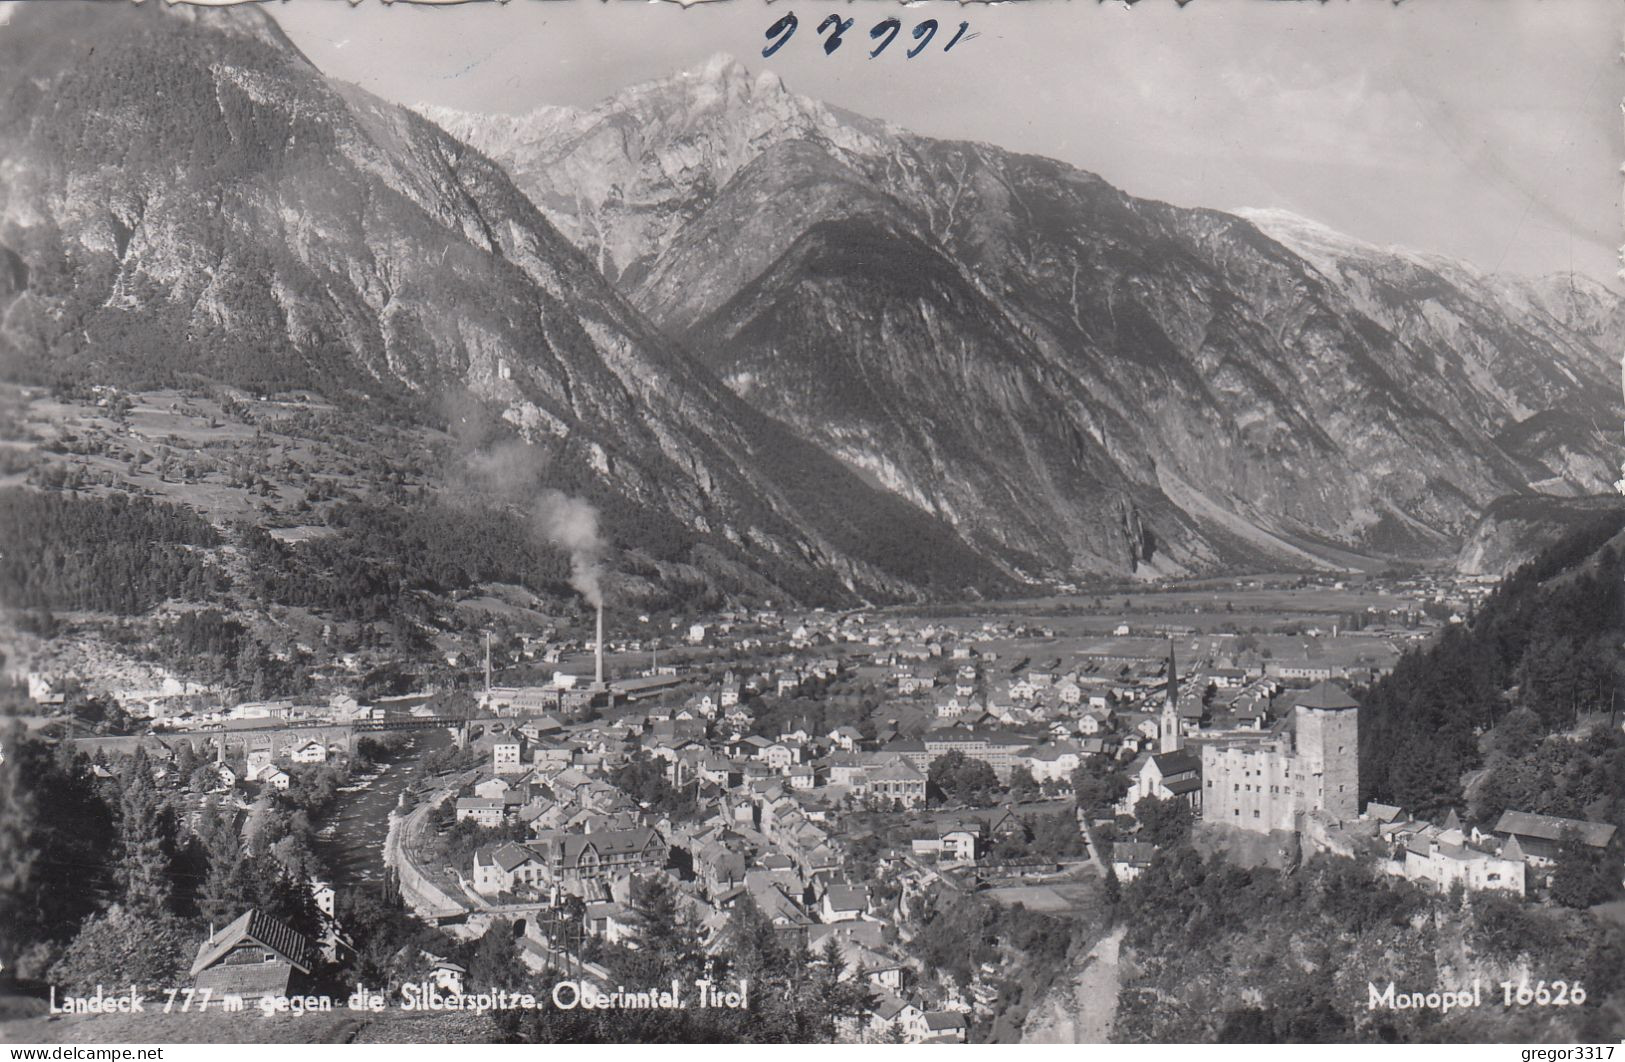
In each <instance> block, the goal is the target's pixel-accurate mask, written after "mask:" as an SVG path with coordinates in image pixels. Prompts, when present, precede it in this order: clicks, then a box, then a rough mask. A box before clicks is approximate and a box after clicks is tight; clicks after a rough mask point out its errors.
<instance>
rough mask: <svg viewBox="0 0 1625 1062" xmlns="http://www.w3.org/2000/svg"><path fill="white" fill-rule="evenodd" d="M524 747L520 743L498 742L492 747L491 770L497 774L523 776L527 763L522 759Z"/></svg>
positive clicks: (511, 741) (510, 741)
mask: <svg viewBox="0 0 1625 1062" xmlns="http://www.w3.org/2000/svg"><path fill="white" fill-rule="evenodd" d="M523 749H524V745H523V744H521V743H520V742H518V741H513V740H507V741H498V742H495V743H493V744H492V746H491V768H492V770H494V771H496V773H497V774H499V775H500V774H523V773H524V772H525V769H526V767H525V761H524V760H522V759H520V753H521V752H522V751H523Z"/></svg>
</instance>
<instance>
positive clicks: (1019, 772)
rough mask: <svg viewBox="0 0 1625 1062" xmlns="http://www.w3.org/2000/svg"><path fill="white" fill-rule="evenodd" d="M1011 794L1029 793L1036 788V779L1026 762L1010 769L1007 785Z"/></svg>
mask: <svg viewBox="0 0 1625 1062" xmlns="http://www.w3.org/2000/svg"><path fill="white" fill-rule="evenodd" d="M1008 788H1009V790H1010V793H1011V794H1012V795H1015V794H1021V795H1024V796H1026V795H1030V794H1032V793H1034V792H1037V790H1038V779H1036V778H1034V777H1033V772H1032V769H1031V768H1029V767H1028V766H1027V765H1026V764H1018V765H1017V766H1016V767H1014V768H1013V769H1012V770H1011V771H1010V782H1009V785H1008Z"/></svg>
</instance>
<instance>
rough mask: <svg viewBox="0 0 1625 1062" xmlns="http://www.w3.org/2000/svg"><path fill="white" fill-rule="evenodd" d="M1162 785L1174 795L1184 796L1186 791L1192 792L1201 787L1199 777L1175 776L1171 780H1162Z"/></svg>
mask: <svg viewBox="0 0 1625 1062" xmlns="http://www.w3.org/2000/svg"><path fill="white" fill-rule="evenodd" d="M1162 787H1163V788H1164V789H1166V790H1168V792H1170V793H1172V794H1174V795H1175V796H1184V795H1185V794H1186V793H1194V792H1196V790H1198V789H1200V788H1202V780H1201V779H1200V778H1176V779H1174V780H1173V781H1171V782H1163V783H1162Z"/></svg>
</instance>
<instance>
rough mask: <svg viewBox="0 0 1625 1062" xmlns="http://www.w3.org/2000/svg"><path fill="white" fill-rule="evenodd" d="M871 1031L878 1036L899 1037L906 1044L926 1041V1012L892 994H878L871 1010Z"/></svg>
mask: <svg viewBox="0 0 1625 1062" xmlns="http://www.w3.org/2000/svg"><path fill="white" fill-rule="evenodd" d="M869 1030H871V1031H874V1033H876V1034H877V1036H897V1038H900V1039H903V1041H905V1043H910V1044H918V1043H920V1041H921V1039H925V1034H926V1028H925V1012H923V1010H920V1008H918V1007H916V1005H913V1004H910V1002H908V1000H905V999H903V997H900V995H895V994H892V992H877V994H876V1000H874V1005H873V1007H871V1008H869Z"/></svg>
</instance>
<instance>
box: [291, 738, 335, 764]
mask: <svg viewBox="0 0 1625 1062" xmlns="http://www.w3.org/2000/svg"><path fill="white" fill-rule="evenodd" d="M288 758H289V759H290V760H292V761H293V762H294V763H326V762H327V746H326V745H323V744H322V743H321V742H320V741H315V740H311V741H306V742H304V743H302V744H300V745H299V746H297V747H296V748H295V749H294V750H293V751H292V752H290V753H289V754H288Z"/></svg>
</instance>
